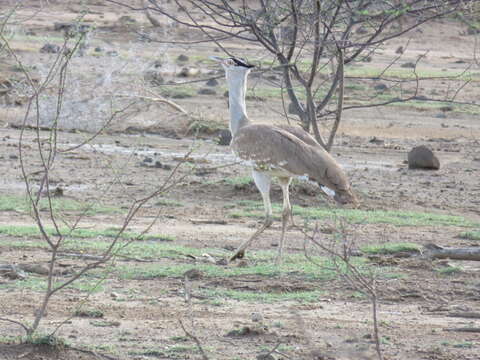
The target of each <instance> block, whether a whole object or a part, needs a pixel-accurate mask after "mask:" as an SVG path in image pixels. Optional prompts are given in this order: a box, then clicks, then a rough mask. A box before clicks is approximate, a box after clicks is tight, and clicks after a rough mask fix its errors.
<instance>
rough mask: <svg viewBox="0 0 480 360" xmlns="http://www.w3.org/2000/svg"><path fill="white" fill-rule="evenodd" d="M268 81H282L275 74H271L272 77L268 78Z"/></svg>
mask: <svg viewBox="0 0 480 360" xmlns="http://www.w3.org/2000/svg"><path fill="white" fill-rule="evenodd" d="M266 79H267V80H271V81H278V80H280V78H279V77H278V76H277V75H275V74H271V75H268V76H266Z"/></svg>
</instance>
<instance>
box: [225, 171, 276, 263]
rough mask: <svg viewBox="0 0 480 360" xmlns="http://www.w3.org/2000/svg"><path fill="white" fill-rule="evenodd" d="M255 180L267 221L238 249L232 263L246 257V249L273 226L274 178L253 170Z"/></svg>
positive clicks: (231, 259)
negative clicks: (272, 197) (272, 191)
mask: <svg viewBox="0 0 480 360" xmlns="http://www.w3.org/2000/svg"><path fill="white" fill-rule="evenodd" d="M252 175H253V180H254V181H255V185H257V188H258V190H259V191H260V193H261V194H262V199H263V207H264V208H265V220H264V222H263V225H262V226H261V227H260V228H259V229H258V230H257V231H256V232H255V233H254V234H253V235H252V236H251V237H250V238H249V239H248V240H246V241H245V242H243V243H242V244H241V245H240V246H239V247H238V249H237V250H236V251H235V254H233V256H232V257H231V258H230V261H233V260H235V259H241V258H243V257H244V255H245V249H246V248H247V247H248V246H249V245H250V244H251V243H252V242H253V241H254V240H255V239H256V238H257V237H258V236H259V235H260V234H261V233H262V232H264V231H265V229H266V228H268V227H269V226H270V225H272V222H273V218H272V203H271V202H270V185H271V183H272V178H271V177H270V176H269V175H268V174H265V173H262V172H258V171H256V170H253V172H252Z"/></svg>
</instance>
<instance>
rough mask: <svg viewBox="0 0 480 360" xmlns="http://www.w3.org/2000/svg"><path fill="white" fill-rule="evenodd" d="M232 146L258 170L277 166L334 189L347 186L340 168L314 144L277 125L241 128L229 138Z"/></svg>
mask: <svg viewBox="0 0 480 360" xmlns="http://www.w3.org/2000/svg"><path fill="white" fill-rule="evenodd" d="M312 139H313V138H312ZM315 143H316V142H315ZM232 148H233V150H234V152H235V153H236V154H237V156H239V157H240V158H241V159H244V160H247V161H252V162H254V163H255V165H256V166H257V167H259V168H260V169H262V168H264V169H265V170H272V171H273V170H275V169H281V170H283V171H286V172H288V173H289V174H291V176H295V175H296V176H304V175H306V176H308V177H309V178H310V179H311V180H315V181H317V182H319V183H320V184H322V185H325V186H327V187H329V188H331V189H332V190H334V191H349V189H350V184H349V183H348V180H347V177H346V176H345V174H344V172H343V170H342V169H341V168H340V166H339V165H338V163H337V162H336V161H335V160H334V159H333V158H332V156H331V155H330V154H329V153H328V152H326V151H325V150H324V149H323V148H322V147H321V146H319V145H318V143H317V145H316V146H312V145H309V144H308V143H306V142H304V141H302V140H301V139H300V138H299V137H297V136H295V135H293V134H291V133H289V132H288V131H286V130H283V129H282V128H280V127H277V126H270V125H262V124H258V125H248V126H245V127H242V128H241V129H240V130H239V131H238V132H237V134H236V136H235V137H234V139H233V142H232Z"/></svg>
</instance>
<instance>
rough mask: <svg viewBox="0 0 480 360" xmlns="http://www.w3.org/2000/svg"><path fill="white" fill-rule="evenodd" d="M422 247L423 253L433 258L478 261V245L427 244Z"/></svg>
mask: <svg viewBox="0 0 480 360" xmlns="http://www.w3.org/2000/svg"><path fill="white" fill-rule="evenodd" d="M424 249H425V250H424V254H425V255H426V256H428V257H431V258H434V259H452V260H471V261H480V247H465V248H444V247H441V246H438V245H435V244H428V245H425V247H424Z"/></svg>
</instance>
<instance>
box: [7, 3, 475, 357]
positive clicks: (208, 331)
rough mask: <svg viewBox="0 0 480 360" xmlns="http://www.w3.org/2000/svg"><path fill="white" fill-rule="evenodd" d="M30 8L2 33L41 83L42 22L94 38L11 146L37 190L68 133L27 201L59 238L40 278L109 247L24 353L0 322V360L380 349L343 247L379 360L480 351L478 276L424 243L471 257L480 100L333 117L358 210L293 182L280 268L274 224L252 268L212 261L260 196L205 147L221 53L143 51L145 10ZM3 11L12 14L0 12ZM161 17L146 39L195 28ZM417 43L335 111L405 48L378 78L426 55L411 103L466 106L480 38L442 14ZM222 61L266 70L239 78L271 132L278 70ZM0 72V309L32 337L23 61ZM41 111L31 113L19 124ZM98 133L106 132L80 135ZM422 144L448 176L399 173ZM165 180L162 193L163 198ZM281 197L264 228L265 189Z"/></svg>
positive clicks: (378, 65) (223, 150) (250, 220)
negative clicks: (51, 151)
mask: <svg viewBox="0 0 480 360" xmlns="http://www.w3.org/2000/svg"><path fill="white" fill-rule="evenodd" d="M79 3H80V2H79ZM25 4H26V5H25V6H24V7H21V8H19V9H18V11H17V14H16V15H15V16H16V17H15V18H16V19H18V23H16V24H14V25H12V26H9V27H8V29H7V30H8V31H5V36H6V38H7V39H8V42H9V45H10V46H11V48H12V49H13V51H14V52H15V53H16V54H17V56H18V58H19V59H21V62H22V64H23V65H24V68H25V69H26V70H27V71H28V72H29V73H30V74H31V75H32V81H34V82H39V81H40V82H41V81H42V79H44V78H45V76H47V74H48V71H49V69H51V67H52V64H53V62H54V61H55V59H56V58H57V54H55V53H44V52H41V51H40V49H41V48H42V47H43V46H44V45H45V44H46V43H49V44H53V45H58V46H62V44H63V42H64V35H63V30H55V26H54V25H55V24H56V23H63V22H71V21H75V20H76V19H78V18H80V17H81V18H82V21H83V23H84V24H88V25H90V26H91V27H92V30H91V32H90V33H89V34H88V42H87V45H88V46H87V47H86V48H85V49H84V52H85V53H84V55H83V56H80V54H76V55H75V56H73V57H72V58H71V60H70V64H69V66H68V73H67V76H66V86H65V92H64V94H62V96H63V97H64V99H63V107H62V112H61V114H60V116H59V117H58V118H57V109H58V107H57V105H56V104H57V103H56V100H57V99H58V93H57V90H58V83H55V82H52V83H51V84H50V85H49V87H47V88H46V90H45V92H44V93H43V94H42V96H41V97H39V110H40V112H41V121H40V125H41V127H42V129H40V130H38V131H37V129H36V127H35V126H34V128H31V127H27V129H26V130H25V131H24V132H23V139H22V142H21V149H22V159H23V162H24V166H25V167H26V168H27V169H28V180H29V183H30V184H31V185H32V189H33V190H32V191H33V193H34V194H35V191H38V189H39V187H40V186H41V181H42V176H41V173H40V172H39V171H40V170H42V169H43V168H42V162H41V159H39V157H38V151H39V148H45V147H48V144H50V143H51V142H49V141H51V134H52V132H51V131H49V128H51V127H52V124H56V123H58V124H59V127H60V128H61V131H58V133H57V134H56V143H57V145H58V148H59V149H67V148H73V150H71V151H69V152H65V153H62V152H60V153H58V154H56V159H55V161H56V162H55V166H54V167H52V168H51V169H50V174H49V186H50V191H51V195H52V196H51V197H46V200H42V201H41V202H40V203H39V204H38V211H39V215H38V216H39V217H40V218H42V219H44V220H45V224H46V225H45V228H44V230H45V232H46V234H47V235H49V236H51V237H52V238H57V237H56V236H57V235H58V234H59V233H60V234H62V235H63V236H64V242H63V247H62V250H61V252H59V253H58V256H57V260H56V261H57V266H56V272H55V274H54V276H53V277H52V279H53V282H54V284H61V283H62V282H63V281H65V280H66V279H68V278H69V277H70V276H72V274H75V273H76V272H78V271H79V270H81V269H82V268H83V267H85V265H88V264H90V263H92V262H93V261H96V260H98V258H99V257H100V256H102V254H104V252H105V250H106V249H108V248H109V247H110V246H111V244H112V241H113V240H112V239H115V240H114V241H116V243H115V244H116V245H115V246H116V247H115V251H114V255H115V256H112V257H108V259H105V260H106V261H105V262H103V263H101V264H99V266H97V267H96V268H95V269H93V270H92V271H89V272H87V273H86V274H85V275H83V276H82V277H81V278H80V279H79V280H78V281H76V282H73V283H72V284H71V285H70V286H68V287H66V288H65V289H63V290H62V291H61V292H59V293H58V294H56V295H55V296H53V297H52V298H51V299H50V303H49V305H48V308H47V312H46V315H45V318H44V319H43V320H42V323H41V325H40V327H39V331H38V332H37V333H36V334H35V336H33V337H30V338H29V339H28V342H27V343H22V342H21V341H22V340H25V338H22V336H23V335H24V331H23V330H22V328H21V327H19V326H18V324H15V323H12V322H6V321H0V358H1V359H3V358H5V359H16V358H18V357H19V356H20V357H23V358H26V359H50V358H51V359H54V358H61V359H94V358H102V357H105V356H107V358H115V359H117V358H118V359H200V358H203V359H205V358H210V359H262V358H263V359H338V360H340V359H373V358H376V354H375V345H374V341H373V328H372V315H371V299H370V295H369V293H368V291H367V292H366V291H365V290H364V289H363V290H362V288H359V287H356V286H355V285H352V284H351V283H349V282H348V281H345V275H348V273H349V270H348V267H345V266H344V265H342V264H338V263H335V261H333V260H332V258H331V256H330V255H329V252H328V251H326V250H328V249H329V248H328V246H329V245H330V244H334V243H335V241H337V240H339V239H345V238H346V239H348V244H349V245H350V246H352V248H351V249H350V250H351V251H352V254H353V255H355V256H352V257H349V261H350V263H351V265H352V266H354V267H355V269H357V270H358V271H359V272H360V274H362V276H365V278H366V279H374V280H375V285H376V296H377V299H376V300H377V301H378V307H379V309H378V311H377V315H378V318H379V323H378V325H379V335H380V342H381V347H382V351H383V354H384V357H385V359H407V358H409V359H429V360H454V359H455V360H467V359H471V360H473V359H477V358H478V353H479V348H480V338H479V333H478V330H479V327H480V324H479V321H480V320H479V319H478V314H479V313H478V307H479V299H480V296H479V291H480V290H479V289H480V275H479V270H480V269H479V263H478V262H475V261H457V260H432V259H429V258H427V257H425V256H423V255H425V254H424V248H423V246H424V245H427V244H430V243H434V244H436V245H439V246H446V247H478V245H479V241H480V210H479V209H480V184H479V181H478V179H479V178H480V143H479V141H480V140H479V139H480V123H479V121H478V115H479V112H480V108H479V107H476V106H470V105H460V104H450V103H442V102H426V101H422V100H421V98H420V99H418V100H415V101H413V102H410V103H401V104H392V105H389V106H386V107H379V108H366V109H361V110H351V111H348V110H346V111H345V112H344V114H343V119H344V120H343V123H342V124H341V126H340V128H339V132H338V134H339V135H338V136H337V138H336V145H335V146H334V148H333V151H332V153H333V154H334V156H335V157H336V158H337V159H338V160H339V161H340V163H341V164H342V165H343V166H344V167H345V169H346V170H347V172H348V174H349V176H350V178H351V179H352V183H353V186H354V188H355V189H356V191H357V192H358V193H359V195H360V197H361V199H362V206H361V207H360V208H359V209H355V210H352V209H343V208H336V207H335V205H334V204H332V203H330V202H329V201H328V200H327V199H326V198H325V197H323V196H322V195H321V194H319V193H318V191H317V189H316V188H315V187H314V186H313V185H311V184H307V183H303V182H300V181H299V182H297V183H295V184H294V186H293V192H292V202H293V204H294V217H295V220H296V223H297V224H298V225H301V227H302V229H303V230H304V231H305V232H306V234H305V233H304V232H303V231H300V229H290V230H289V231H288V233H287V243H286V247H287V248H286V256H285V262H284V264H283V265H281V266H278V267H276V266H274V265H273V258H274V256H275V254H276V245H277V241H278V238H279V236H280V227H279V225H278V222H277V223H275V224H274V225H273V227H272V228H271V229H270V230H267V231H266V232H265V233H264V235H262V237H261V239H260V240H259V241H258V242H257V243H256V244H254V246H253V248H252V249H251V250H250V252H249V253H248V254H247V259H246V260H244V261H241V262H240V263H233V264H225V263H224V262H223V261H222V259H226V258H228V256H229V255H230V254H231V251H232V250H233V249H234V248H235V247H236V246H237V245H238V244H239V243H240V242H241V241H243V240H244V239H245V238H246V237H247V236H250V235H251V233H252V232H253V231H254V227H255V226H256V225H257V223H256V221H257V220H259V219H260V218H261V216H262V205H261V201H260V195H259V193H258V192H257V190H256V189H255V186H254V185H253V183H252V181H251V180H250V178H249V171H248V169H246V168H245V167H244V166H242V165H240V164H237V163H236V160H235V158H234V157H233V156H232V155H231V152H230V151H229V149H228V147H226V146H221V145H219V144H218V136H219V134H221V131H222V130H225V129H226V128H227V127H228V125H227V124H228V123H227V121H228V114H227V104H226V98H225V97H224V92H225V90H226V88H225V84H224V80H223V78H222V73H221V72H219V71H218V69H217V67H216V66H215V65H214V64H213V63H211V62H210V61H209V60H208V56H209V55H212V54H216V55H218V49H217V47H216V46H214V45H212V44H209V43H201V44H193V45H182V44H179V43H176V44H175V43H173V44H158V43H155V42H151V41H149V40H148V39H146V38H145V37H144V36H142V35H141V33H142V31H145V30H148V31H154V29H152V28H151V23H150V22H149V21H148V20H147V18H145V15H144V14H143V13H142V12H132V11H129V10H128V9H125V8H120V7H116V6H114V5H113V4H108V5H107V4H105V3H104V2H103V1H85V2H82V4H78V3H77V2H64V1H49V2H48V4H46V5H45V7H44V8H42V7H38V4H37V2H36V1H27V2H25ZM8 5H10V4H8ZM166 6H172V7H173V3H169V5H166ZM0 9H1V10H2V13H3V11H5V9H10V7H6V5H4V4H3V3H2V5H0ZM158 20H159V21H160V22H161V27H160V29H156V30H155V31H159V32H160V35H161V34H162V31H163V32H164V34H170V33H171V32H172V31H175V33H176V34H177V36H180V37H183V38H184V39H185V41H188V40H192V39H191V35H190V33H189V31H188V30H186V29H184V28H182V27H177V26H176V25H175V24H174V23H172V22H170V21H168V20H167V19H165V18H163V17H158ZM409 36H410V37H402V38H398V39H395V40H392V41H391V42H389V43H386V44H384V45H383V46H382V47H381V48H380V49H379V51H378V54H376V55H375V56H373V57H372V59H371V62H363V63H358V64H355V65H353V66H351V67H347V68H346V69H345V77H346V82H345V95H346V99H345V106H346V107H347V106H352V105H354V104H361V103H364V102H365V101H367V100H368V99H370V98H371V97H372V96H377V95H376V94H377V93H378V92H379V91H380V90H379V89H381V87H377V85H382V84H384V82H382V81H381V80H378V81H376V82H374V83H372V82H371V81H366V80H365V78H368V77H372V76H374V75H375V74H378V71H381V69H384V68H385V66H387V65H388V64H390V63H391V61H392V59H394V58H395V57H397V56H398V54H396V53H395V52H396V50H397V49H398V47H399V46H405V44H406V43H408V47H406V48H405V52H404V54H403V56H402V58H401V59H400V60H399V61H398V62H397V63H396V64H394V66H392V67H391V68H390V69H389V72H390V74H389V76H392V77H393V78H397V79H405V78H409V77H411V76H412V72H411V68H408V67H402V64H405V63H411V62H416V61H417V59H418V57H419V56H420V55H424V54H425V52H426V51H428V53H427V55H426V56H423V58H422V60H421V62H420V63H419V65H418V69H417V70H418V72H420V73H422V74H423V75H424V76H426V77H433V78H432V79H430V80H425V81H423V82H422V83H421V91H422V94H425V96H428V97H432V96H435V97H440V98H441V97H442V96H444V97H447V96H448V95H449V94H450V93H451V92H452V91H455V90H453V89H458V88H459V87H460V86H463V84H465V83H466V82H467V84H466V86H465V87H463V88H462V90H461V91H460V92H459V94H458V97H457V100H458V101H463V102H469V101H472V100H476V99H478V95H479V87H480V82H479V80H480V69H479V68H478V66H477V64H476V63H475V61H474V60H472V59H474V49H475V44H476V39H475V35H471V34H469V31H468V28H467V26H466V25H465V24H464V23H462V22H459V21H458V20H457V19H453V18H450V19H445V20H438V21H436V22H434V23H431V24H428V25H425V26H423V27H421V28H419V29H417V30H416V31H414V32H413V33H411V34H410V35H409ZM228 48H229V50H230V51H231V52H233V53H235V54H237V55H239V56H242V57H246V58H248V59H252V60H255V61H257V64H258V65H260V66H259V68H260V69H261V70H258V71H257V72H254V73H253V74H252V78H251V80H250V83H249V97H248V101H247V107H248V111H249V115H250V117H251V118H252V120H254V121H260V122H268V123H271V122H277V123H279V122H282V121H285V119H284V118H283V117H282V115H281V114H282V113H283V104H282V101H281V100H280V95H281V91H280V90H279V89H278V88H276V87H275V86H274V85H275V83H276V82H278V79H279V74H278V73H277V72H276V71H275V70H274V69H269V67H268V62H267V61H266V60H265V62H263V61H264V59H262V58H260V59H259V58H258V48H256V47H255V46H254V45H251V46H250V47H246V46H244V44H242V43H239V42H235V41H232V42H231V43H228ZM180 56H186V57H183V58H182V57H180ZM0 60H1V61H0V128H1V131H0V160H1V161H0V173H1V174H2V177H1V178H0V258H1V261H0V265H7V264H8V265H12V264H15V265H16V266H17V272H16V273H15V274H17V276H18V277H16V278H15V276H11V273H9V272H8V271H6V272H2V271H3V268H2V267H0V298H1V304H2V306H1V307H0V318H8V319H13V320H15V321H18V322H21V323H24V324H31V323H32V322H33V320H34V316H35V311H37V309H38V306H39V304H40V303H41V301H42V299H43V296H44V291H45V289H46V286H47V281H46V279H47V275H46V274H47V273H48V265H49V261H50V260H51V254H52V251H51V248H50V247H49V246H48V245H47V244H46V242H45V240H44V239H45V237H42V235H41V233H40V231H39V229H38V226H36V224H35V221H34V212H33V211H32V206H31V204H30V203H29V201H28V199H27V197H26V195H25V182H24V177H23V176H22V172H21V166H20V165H21V164H20V161H19V146H20V145H19V138H20V134H21V131H20V129H19V126H20V127H21V124H22V121H24V114H25V112H26V107H27V104H28V101H27V100H28V99H27V96H28V95H31V93H29V86H28V83H27V82H26V80H25V77H24V74H23V70H22V68H20V67H19V66H18V62H16V61H15V59H14V58H13V57H12V56H8V54H7V52H1V53H0ZM466 68H468V71H466V72H465V69H466ZM184 69H186V70H184ZM458 74H461V76H460V77H458V78H457V79H456V80H451V79H450V80H448V79H443V77H444V76H446V75H458ZM439 76H441V77H442V79H436V77H439ZM211 79H216V81H218V84H215V82H214V81H213V80H211ZM207 81H209V83H207ZM172 82H181V83H182V84H181V85H178V84H177V85H174V84H172ZM212 83H213V84H212ZM206 89H208V90H206ZM402 91H407V92H408V91H409V90H408V88H406V89H403V90H402ZM397 95H398V94H397V93H384V92H383V93H381V94H378V96H385V97H386V96H388V97H395V96H397ZM169 102H174V104H173V105H172V104H171V103H169ZM179 107H180V109H179ZM183 110H184V111H185V112H187V114H188V115H186V114H184V112H183ZM36 119H37V118H36V116H34V115H32V116H29V117H28V118H27V123H28V125H35V121H36ZM57 120H58V121H57ZM291 120H292V121H294V120H295V118H294V117H292V119H291ZM99 129H104V131H103V132H102V133H101V134H99V135H98V136H96V137H94V138H93V139H91V137H92V133H94V132H95V131H97V130H99ZM84 142H87V143H86V144H85V145H83V146H80V147H75V146H76V145H78V144H82V143H84ZM420 144H425V145H428V146H429V147H430V148H432V149H433V150H434V151H435V153H436V154H437V156H438V157H439V159H440V161H441V168H440V170H438V171H422V170H408V168H407V165H406V163H405V160H406V158H407V152H408V151H409V150H410V149H411V148H412V146H415V145H420ZM186 154H188V156H185V155H186ZM178 165H180V166H178ZM177 166H178V168H177ZM174 169H177V170H176V172H175V176H174V177H173V178H170V176H171V174H172V171H173V170H174ZM167 180H168V181H169V182H168V184H171V183H173V184H175V186H173V187H171V188H169V189H168V191H164V190H166V189H165V188H161V186H162V184H165V183H166V181H167ZM158 189H162V191H161V194H157V195H158V196H155V197H154V198H152V199H151V200H150V201H148V202H146V203H145V205H144V206H143V207H142V208H141V209H139V210H138V212H137V213H136V216H135V217H134V218H132V219H131V221H129V222H128V226H127V227H126V228H125V229H123V230H124V231H121V232H120V236H118V235H119V230H121V229H122V227H123V226H124V225H125V219H126V218H127V217H128V214H129V211H130V210H131V206H132V204H134V203H135V200H138V199H142V198H144V197H145V196H148V195H149V194H152V193H155V191H158ZM48 199H50V200H52V202H51V203H49V202H48ZM273 199H274V201H275V202H276V203H277V205H276V206H275V207H274V211H275V215H276V216H277V220H278V216H280V212H281V209H280V205H279V204H280V202H281V191H280V188H279V187H278V186H277V187H275V188H274V190H273ZM51 214H53V215H54V217H55V218H56V219H57V224H58V225H59V228H58V229H55V227H54V225H53V224H52V223H51V222H50V220H49V219H50V215H51ZM78 219H80V221H78V224H77V225H76V226H75V230H73V231H72V224H73V223H76V222H77V220H78ZM315 228H316V234H315V237H314V239H315V240H316V241H318V242H319V243H320V244H323V246H324V247H326V248H322V247H321V246H320V247H318V246H315V244H314V243H312V241H308V239H309V236H311V235H312V232H313V229H315ZM146 229H148V230H149V231H148V232H147V233H144V231H145V230H146ZM306 240H307V241H306ZM124 245H125V246H124ZM305 248H306V250H307V253H308V255H309V258H306V257H305V254H304V250H305ZM9 274H10V275H9ZM12 277H13V278H12ZM347 280H348V279H347ZM462 329H463V330H468V329H470V330H471V331H461V330H462ZM475 331H476V332H475ZM52 332H54V334H53V336H52V335H51V334H52ZM199 345H200V346H199ZM101 354H103V355H101ZM262 354H263V355H264V357H261V355H262ZM266 354H269V355H268V356H267V355H266Z"/></svg>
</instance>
